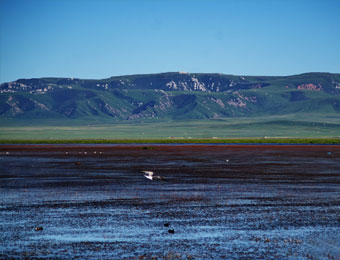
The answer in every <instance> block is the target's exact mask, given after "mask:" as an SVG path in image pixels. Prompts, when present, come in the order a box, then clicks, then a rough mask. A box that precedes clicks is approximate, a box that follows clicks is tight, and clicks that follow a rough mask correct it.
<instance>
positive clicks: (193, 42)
mask: <svg viewBox="0 0 340 260" xmlns="http://www.w3.org/2000/svg"><path fill="white" fill-rule="evenodd" d="M167 71H188V72H218V73H225V74H237V75H291V74H298V73H303V72H311V71H322V72H335V73H336V72H337V73H339V72H340V0H0V82H5V81H12V80H16V79H18V78H33V77H47V76H53V77H80V78H107V77H110V76H115V75H125V74H140V73H158V72H167Z"/></svg>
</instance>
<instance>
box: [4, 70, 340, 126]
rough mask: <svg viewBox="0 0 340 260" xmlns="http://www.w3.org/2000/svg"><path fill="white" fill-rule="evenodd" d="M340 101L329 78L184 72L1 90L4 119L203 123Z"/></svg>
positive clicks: (338, 86)
mask: <svg viewBox="0 0 340 260" xmlns="http://www.w3.org/2000/svg"><path fill="white" fill-rule="evenodd" d="M310 92H313V93H315V92H320V96H317V95H315V94H313V95H309V94H308V93H310ZM321 93H323V94H322V95H321ZM339 97H340V75H339V74H327V73H326V74H322V73H315V74H314V73H310V74H302V75H297V76H289V77H251V76H232V75H223V74H199V73H186V72H178V73H161V74H149V75H131V76H120V77H112V78H108V79H103V80H82V79H76V78H40V79H20V80H17V81H14V82H9V83H4V84H1V86H0V117H8V118H15V117H23V118H25V117H27V118H30V117H32V118H39V116H44V117H46V116H51V117H61V118H62V117H66V118H72V119H78V118H91V117H92V118H94V117H97V118H113V119H117V120H135V119H159V118H182V119H190V118H195V119H197V118H223V117H231V116H253V115H263V114H280V113H284V112H285V113H296V112H299V111H301V110H304V111H306V110H308V109H309V110H311V111H317V110H325V106H326V105H327V106H328V108H327V109H333V112H336V113H338V112H339V109H340V108H339V105H338V104H340V100H339ZM322 106H323V108H321V107H322Z"/></svg>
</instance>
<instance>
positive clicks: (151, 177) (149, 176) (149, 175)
mask: <svg viewBox="0 0 340 260" xmlns="http://www.w3.org/2000/svg"><path fill="white" fill-rule="evenodd" d="M142 173H144V177H145V178H147V179H149V180H151V181H168V180H167V179H165V178H164V177H163V176H159V175H154V174H153V172H152V171H142Z"/></svg>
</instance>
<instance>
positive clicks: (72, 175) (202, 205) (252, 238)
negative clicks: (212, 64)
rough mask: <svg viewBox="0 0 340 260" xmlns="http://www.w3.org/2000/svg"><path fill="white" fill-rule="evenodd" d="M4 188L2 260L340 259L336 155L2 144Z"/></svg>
mask: <svg viewBox="0 0 340 260" xmlns="http://www.w3.org/2000/svg"><path fill="white" fill-rule="evenodd" d="M150 148H152V149H150ZM142 170H151V171H154V172H155V173H156V174H159V175H162V176H164V177H165V178H166V179H167V180H168V181H167V182H154V181H149V180H147V179H146V178H144V177H143V175H142V174H141V172H140V171H142ZM0 181H1V182H0V259H340V146H320V145H318V146H290V145H288V146H271V145H267V146H256V145H251V146H238V145H231V146H228V145H220V146H208V145H204V146H200V145H196V146H190V145H185V146H179V145H176V146H167V145H157V146H151V147H150V146H148V147H143V146H133V145H129V146H118V145H115V146H100V145H97V146H90V145H82V146H73V145H61V146H60V145H40V146H34V145H33V146H32V145H27V146H11V145H9V146H6V145H2V146H0ZM166 223H168V224H169V227H166V226H164V224H166ZM36 227H42V228H43V230H39V231H36V230H35V228H36ZM170 229H171V230H174V233H173V234H172V233H169V232H168V230H170Z"/></svg>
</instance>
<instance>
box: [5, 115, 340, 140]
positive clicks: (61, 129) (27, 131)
mask: <svg viewBox="0 0 340 260" xmlns="http://www.w3.org/2000/svg"><path fill="white" fill-rule="evenodd" d="M310 118H311V117H309V116H308V115H303V116H300V117H296V116H294V117H293V116H289V115H283V116H271V117H257V118H254V117H252V118H246V117H245V118H228V119H219V120H185V121H184V120H183V121H178V120H177V121H140V122H136V121H134V122H118V123H114V124H113V123H111V124H98V123H94V124H93V125H92V124H83V125H63V122H52V121H51V122H48V123H46V122H44V124H42V123H41V122H40V124H39V123H35V124H31V125H10V124H6V126H0V142H1V143H6V142H30V141H32V142H46V143H47V142H58V143H60V142H65V143H67V142H87V143H90V142H97V143H98V142H99V143H105V142H107V143H119V142H125V143H127V142H149V141H150V142H156V140H157V142H163V143H176V142H180V143H184V142H185V143H190V142H191V143H195V142H200V143H201V142H209V143H221V142H227V143H231V142H233V141H232V140H235V139H239V140H243V141H242V142H244V141H245V140H253V141H247V142H261V143H263V142H269V140H279V139H280V141H279V142H282V141H283V140H286V141H285V142H288V141H287V140H288V139H291V140H292V138H293V139H294V140H296V141H294V142H298V139H306V138H307V139H310V138H314V139H315V138H316V139H319V140H322V139H323V140H325V138H333V141H332V142H333V143H334V140H338V139H339V140H340V138H339V137H340V120H339V118H338V117H336V116H329V117H325V116H324V115H320V117H315V114H314V115H313V120H311V119H310ZM254 140H255V141H254ZM273 142H278V141H273Z"/></svg>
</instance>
